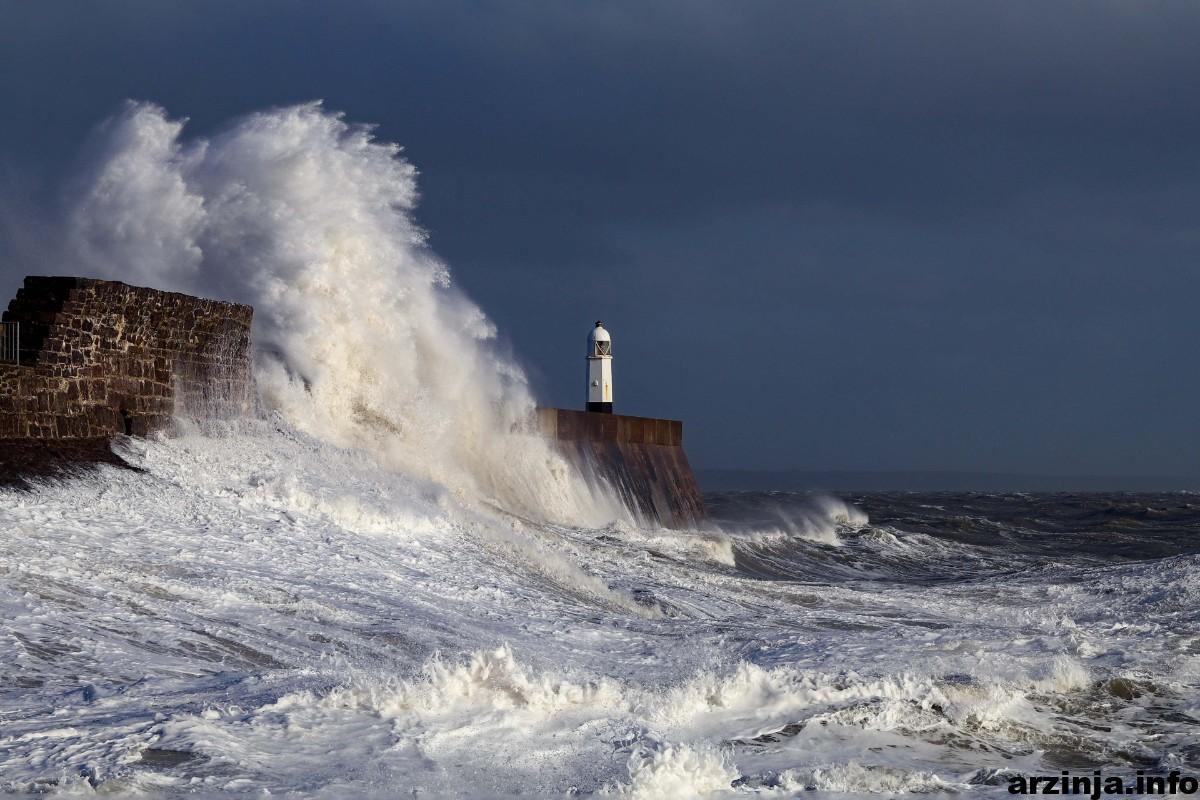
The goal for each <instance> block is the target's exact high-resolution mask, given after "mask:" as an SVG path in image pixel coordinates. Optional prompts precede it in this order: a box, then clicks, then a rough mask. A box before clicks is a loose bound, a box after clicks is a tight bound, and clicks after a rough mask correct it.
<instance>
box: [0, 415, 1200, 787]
mask: <svg viewBox="0 0 1200 800" xmlns="http://www.w3.org/2000/svg"><path fill="white" fill-rule="evenodd" d="M123 449H124V454H125V455H126V457H127V458H129V459H130V460H131V461H133V462H134V463H136V464H137V465H139V466H140V467H142V468H143V470H144V471H143V472H140V473H139V472H132V471H127V470H117V469H114V468H110V467H102V468H101V469H100V470H99V471H98V472H96V473H94V474H92V475H88V476H83V477H79V478H75V479H71V480H67V481H63V482H61V483H57V484H52V485H43V486H40V487H38V488H36V489H35V491H33V492H32V493H19V492H2V493H0V611H2V614H0V789H3V790H5V791H8V792H15V793H17V794H23V793H30V794H33V793H42V792H48V793H50V794H52V795H53V794H58V793H65V794H80V795H89V794H91V793H93V792H95V793H97V794H116V795H123V794H139V793H140V794H143V795H147V796H178V795H183V794H188V795H192V796H206V795H224V794H230V793H233V794H246V795H256V796H257V795H262V794H265V793H267V792H269V793H270V794H272V795H288V796H315V797H395V796H406V797H407V796H428V797H480V798H483V797H507V796H518V795H520V796H527V797H566V796H630V797H645V798H651V797H664V798H665V797H745V796H753V797H794V796H801V797H821V796H840V795H843V794H847V793H849V794H879V793H882V794H883V795H893V794H898V793H903V792H923V793H935V794H941V793H945V794H963V795H972V796H974V795H981V796H983V795H986V796H1001V795H1003V796H1008V794H1007V786H1008V778H1009V777H1010V776H1012V775H1015V774H1058V773H1059V771H1060V770H1063V769H1070V770H1080V771H1083V772H1085V773H1090V771H1091V770H1092V769H1093V768H1096V767H1102V768H1104V769H1105V770H1106V771H1107V772H1108V773H1111V774H1119V775H1132V774H1133V773H1134V772H1135V771H1136V770H1138V769H1144V770H1147V771H1166V770H1169V769H1179V770H1181V771H1183V772H1185V773H1188V772H1191V773H1192V774H1195V773H1196V772H1198V771H1200V745H1197V739H1196V731H1197V722H1198V720H1200V708H1198V705H1200V700H1198V698H1200V694H1198V692H1197V689H1198V684H1200V602H1198V601H1200V577H1197V569H1196V568H1197V564H1198V557H1197V552H1198V551H1200V537H1197V535H1196V534H1197V531H1198V530H1200V501H1198V500H1197V498H1196V497H1194V496H1191V495H1186V494H1168V495H1103V496H1100V495H982V494H980V495H973V494H954V495H937V494H920V495H917V494H872V495H862V496H858V495H845V496H842V497H840V498H833V497H816V496H811V495H806V494H798V493H787V492H772V493H730V494H720V495H710V496H709V498H708V499H709V502H710V504H711V509H712V511H713V513H714V517H715V521H714V524H713V526H712V527H711V529H708V530H704V531H692V532H674V531H665V530H649V529H641V528H637V527H635V526H632V525H630V524H628V523H614V524H612V525H608V526H605V527H599V528H591V527H566V526H550V525H544V524H536V523H533V522H531V521H528V520H526V519H524V518H522V517H521V516H516V515H512V514H510V513H507V512H505V511H503V510H500V509H497V508H495V507H494V506H493V505H491V504H488V503H485V502H472V501H471V500H470V499H469V498H464V497H460V496H457V495H455V494H454V493H452V492H448V491H446V490H445V489H442V488H439V486H438V485H437V484H435V483H431V482H425V481H422V480H419V479H416V478H411V477H404V476H403V475H402V474H399V473H396V472H393V471H390V470H387V469H384V468H382V467H381V466H380V463H379V461H378V460H377V459H376V457H374V456H372V455H370V454H368V453H366V452H364V451H362V450H356V449H348V448H347V449H343V448H337V447H334V446H331V445H328V444H325V443H322V442H320V441H318V440H315V439H313V438H311V437H309V436H307V435H305V434H303V433H301V432H299V431H297V430H295V429H292V428H290V427H288V426H287V425H285V424H283V423H282V422H280V421H279V420H278V419H276V420H274V421H254V422H246V423H242V424H239V425H237V426H234V428H233V429H231V430H227V431H225V432H223V433H222V432H218V433H210V434H209V435H200V434H198V433H193V434H189V435H185V436H182V437H179V438H173V439H161V440H151V441H130V442H127V443H125V444H124V445H123Z"/></svg>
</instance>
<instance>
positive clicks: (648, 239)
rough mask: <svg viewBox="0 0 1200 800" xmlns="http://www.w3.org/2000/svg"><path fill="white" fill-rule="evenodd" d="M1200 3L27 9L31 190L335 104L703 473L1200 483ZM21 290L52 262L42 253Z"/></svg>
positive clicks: (540, 321) (17, 118) (475, 271)
mask: <svg viewBox="0 0 1200 800" xmlns="http://www.w3.org/2000/svg"><path fill="white" fill-rule="evenodd" d="M1197 42H1200V4H1196V3H1190V2H1188V3H1184V2H1181V3H1133V2H1089V3H1082V2H1080V3H1072V2H1044V0H1039V2H1030V3H1023V2H994V3H962V2H957V1H955V2H926V3H899V2H895V3H801V2H787V3H769V2H756V3H705V2H687V3H683V2H680V3H642V2H629V3H599V2H597V3H589V4H582V3H579V4H577V3H567V2H546V3H521V2H508V3H457V2H446V0H439V2H430V3H415V4H412V3H396V2H357V3H356V2H339V3H336V4H335V3H325V4H316V3H301V2H288V3H273V2H254V3H248V2H193V3H181V2H160V1H158V0H156V1H155V2H132V1H131V0H126V1H125V2H113V3H107V4H100V3H83V2H78V3H75V2H72V3H55V2H37V3H29V2H17V1H15V0H14V1H8V0H0V179H2V180H3V181H4V183H5V184H6V186H5V195H6V196H7V197H9V198H13V197H20V198H21V200H20V202H17V203H14V202H13V201H12V200H11V199H10V200H9V201H8V202H6V203H5V204H4V205H3V206H2V208H3V210H4V213H5V216H6V219H5V220H4V221H3V225H2V226H0V231H3V232H5V235H6V236H7V237H8V238H9V240H10V241H11V239H12V238H13V237H15V236H19V235H20V228H21V227H22V226H23V225H24V224H25V222H24V220H23V218H22V214H21V212H19V211H15V210H14V209H15V208H17V207H21V206H23V205H24V204H26V203H34V204H36V202H38V199H39V198H40V197H42V196H43V195H46V194H48V193H49V189H48V188H47V187H50V186H53V185H54V184H55V182H56V180H57V179H58V177H59V175H60V173H61V172H62V171H64V170H65V169H66V168H67V166H68V164H69V163H70V160H71V159H72V158H74V156H75V154H76V152H77V150H78V148H79V146H80V144H81V142H82V140H83V139H84V137H85V136H86V134H87V132H88V130H89V129H90V128H91V127H92V126H93V125H94V124H95V123H96V122H98V121H99V120H101V119H102V118H104V117H105V116H108V115H110V114H111V113H113V112H114V111H115V110H116V109H117V108H118V105H119V103H120V101H121V100H122V99H124V98H127V97H132V98H138V99H147V100H153V101H155V102H158V103H160V104H162V105H163V106H165V107H166V108H167V110H168V112H169V113H171V114H172V115H174V116H186V117H190V118H191V120H192V122H191V125H190V126H189V133H191V134H204V133H208V132H212V131H213V130H214V129H216V128H218V127H220V125H221V124H222V123H223V122H224V121H226V120H228V119H229V118H230V117H233V116H235V115H237V114H240V113H243V112H247V111H251V110H255V109H259V108H262V107H264V106H270V105H282V104H289V103H294V102H298V101H304V100H309V99H313V98H322V99H324V100H325V102H326V105H327V107H329V108H332V109H338V110H343V111H345V112H346V114H347V117H348V118H349V119H351V120H354V121H361V122H374V123H378V125H379V128H378V134H379V136H380V137H381V138H385V139H389V140H394V141H398V142H400V143H401V144H403V145H404V146H405V148H406V152H407V156H408V158H410V159H411V160H412V161H413V162H414V163H415V164H416V165H417V167H418V168H419V169H420V170H421V185H422V191H423V195H424V200H423V202H422V205H421V207H420V208H419V209H418V219H419V221H420V222H421V223H422V224H423V225H424V226H425V227H426V228H427V229H428V230H429V231H430V233H431V236H432V240H431V241H432V245H433V247H434V249H435V250H436V251H437V252H438V253H439V254H440V255H441V256H442V257H444V258H445V260H446V261H447V262H448V263H449V265H450V267H451V269H452V271H453V274H454V275H455V276H456V279H457V281H458V283H459V284H460V285H461V286H463V287H464V288H465V290H466V291H467V293H468V294H470V295H471V296H472V297H474V298H475V299H476V300H477V301H478V302H479V303H480V304H481V305H482V306H483V308H484V309H485V310H486V311H487V312H488V313H489V314H490V315H491V316H492V317H493V318H494V319H495V320H496V322H497V323H498V325H499V327H500V328H501V330H502V331H503V335H504V336H505V338H506V339H507V340H508V341H509V342H510V343H511V345H512V348H513V349H514V351H515V352H516V353H517V354H518V355H519V357H520V359H521V360H522V362H523V363H524V364H525V366H526V367H527V368H528V370H529V372H530V374H531V375H532V377H533V380H534V382H535V386H536V388H537V390H538V393H539V395H540V397H541V398H542V399H543V400H544V401H546V402H548V403H553V404H559V405H566V406H574V405H578V404H579V402H580V401H581V400H582V396H581V395H582V393H583V385H582V373H583V361H582V356H583V342H584V338H585V336H586V334H587V331H588V329H589V327H590V325H591V323H592V321H593V320H594V319H596V318H603V319H604V320H605V322H606V324H608V326H609V328H610V330H611V331H612V333H613V337H614V352H615V353H616V356H617V358H616V362H615V377H616V392H617V395H616V400H617V405H618V410H619V411H624V412H628V413H638V414H646V415H661V416H673V417H678V418H682V419H684V420H685V422H686V424H687V429H686V430H687V435H688V449H689V454H690V455H691V458H692V461H693V462H694V463H696V464H698V465H700V466H706V467H756V468H792V467H810V468H823V469H837V468H841V469H962V470H980V471H1017V472H1032V473H1087V474H1097V473H1109V474H1146V473H1149V474H1175V475H1187V476H1198V475H1200V464H1198V463H1197V457H1196V456H1197V450H1198V448H1200V403H1198V399H1200V398H1198V397H1197V395H1198V390H1200V370H1197V368H1196V358H1195V352H1196V342H1197V339H1198V334H1200V318H1198V316H1197V314H1196V313H1195V304H1196V295H1197V290H1198V289H1200V277H1198V275H1200V273H1198V267H1200V263H1198V257H1200V224H1198V222H1197V213H1198V212H1200V180H1198V178H1200V46H1198V45H1197ZM3 252H5V253H6V254H7V255H6V258H7V262H8V263H6V264H4V265H2V266H0V284H2V285H0V289H2V290H3V292H4V294H6V295H7V294H9V293H10V292H11V291H12V290H13V289H14V288H15V286H16V281H17V277H16V276H18V275H19V274H23V273H25V272H43V273H44V272H70V271H71V269H70V265H46V264H30V263H21V258H19V257H18V256H16V255H13V253H15V252H17V251H16V249H15V248H13V247H11V246H10V247H8V248H6V249H5V250H4V251H3Z"/></svg>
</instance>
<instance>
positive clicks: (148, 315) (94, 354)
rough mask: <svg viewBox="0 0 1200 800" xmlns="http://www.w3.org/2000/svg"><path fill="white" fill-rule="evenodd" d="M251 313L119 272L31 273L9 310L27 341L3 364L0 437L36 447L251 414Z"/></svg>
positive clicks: (22, 340) (13, 446)
mask: <svg viewBox="0 0 1200 800" xmlns="http://www.w3.org/2000/svg"><path fill="white" fill-rule="evenodd" d="M252 313H253V310H252V309H251V308H250V306H245V305H239V304H236V303H224V302H219V301H215V300H205V299H202V298H198V297H191V296H189V295H185V294H177V293H175V292H161V291H158V290H155V289H145V288H140V287H136V286H128V285H126V284H124V283H119V282H116V281H102V280H92V279H88V278H62V277H28V278H26V279H25V283H24V285H23V286H22V288H21V289H20V290H19V291H18V292H17V296H16V297H15V298H14V299H13V300H12V301H11V302H10V303H9V306H8V310H7V311H6V312H4V321H5V322H16V323H19V331H20V334H19V335H20V348H19V359H18V361H17V363H0V440H7V441H8V442H9V443H10V445H11V448H10V450H12V451H16V450H24V451H28V444H29V443H30V442H31V441H39V440H40V441H55V442H60V441H62V440H96V441H101V440H108V439H111V438H112V437H113V436H116V435H119V434H134V435H145V434H147V433H150V432H152V431H155V430H159V429H162V428H165V427H166V426H167V425H168V424H169V423H170V421H171V419H172V418H173V417H174V416H175V415H177V414H186V415H193V416H209V415H220V416H229V415H233V414H237V413H242V412H244V411H245V410H246V409H247V407H248V404H249V397H250V363H249V349H250V319H251V315H252ZM9 330H10V329H9V328H8V326H6V331H9ZM9 335H11V334H9ZM18 444H22V445H23V446H22V447H17V445H18Z"/></svg>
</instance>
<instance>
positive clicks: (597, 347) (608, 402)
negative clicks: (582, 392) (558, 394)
mask: <svg viewBox="0 0 1200 800" xmlns="http://www.w3.org/2000/svg"><path fill="white" fill-rule="evenodd" d="M612 391H613V390H612V337H611V336H609V335H608V331H606V330H604V326H603V325H602V324H600V320H596V327H594V328H592V332H591V333H589V334H588V351H587V410H588V411H596V412H599V413H601V414H611V413H612V410H613V404H612V400H613V398H612Z"/></svg>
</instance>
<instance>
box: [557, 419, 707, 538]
mask: <svg viewBox="0 0 1200 800" xmlns="http://www.w3.org/2000/svg"><path fill="white" fill-rule="evenodd" d="M538 425H539V427H540V429H541V432H542V434H543V435H544V436H546V437H547V438H550V439H552V440H554V441H555V442H556V443H557V445H558V447H559V450H560V451H561V452H562V453H563V454H564V455H565V456H566V457H567V458H568V459H569V460H570V461H572V463H574V464H575V465H576V466H577V467H579V468H580V469H581V471H583V472H584V474H591V475H597V476H600V477H602V478H604V479H605V480H607V481H608V483H609V484H610V485H611V486H612V487H613V489H615V490H616V491H617V492H618V494H620V495H621V497H622V499H623V500H624V501H625V503H626V505H628V506H629V507H630V508H631V509H633V510H635V511H636V512H638V513H639V514H641V515H642V516H643V517H646V518H647V519H649V520H652V521H657V522H659V523H661V524H662V525H665V526H666V527H670V528H686V527H694V526H695V525H696V524H697V523H698V522H699V521H700V520H702V519H703V518H704V515H705V511H704V500H703V498H702V496H701V494H700V487H699V486H698V485H697V484H696V478H695V476H694V475H693V474H692V467H691V465H690V464H689V463H688V460H687V455H686V454H685V453H684V451H683V423H682V422H680V421H679V420H673V419H655V418H652V417H633V416H627V415H623V414H597V413H590V412H587V411H573V410H569V409H564V408H542V409H538Z"/></svg>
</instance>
